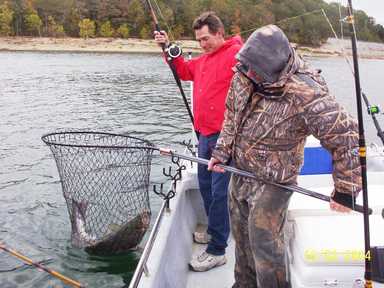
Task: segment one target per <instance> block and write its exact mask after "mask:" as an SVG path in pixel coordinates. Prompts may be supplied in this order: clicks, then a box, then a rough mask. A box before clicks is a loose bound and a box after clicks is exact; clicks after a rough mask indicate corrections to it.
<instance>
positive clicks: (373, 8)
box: [326, 0, 384, 25]
mask: <svg viewBox="0 0 384 288" xmlns="http://www.w3.org/2000/svg"><path fill="white" fill-rule="evenodd" d="M326 1H327V2H336V3H341V4H342V5H343V6H347V4H348V0H326ZM352 6H353V9H359V10H363V11H365V13H367V14H368V16H371V17H373V18H375V19H376V23H380V24H381V25H384V0H352Z"/></svg>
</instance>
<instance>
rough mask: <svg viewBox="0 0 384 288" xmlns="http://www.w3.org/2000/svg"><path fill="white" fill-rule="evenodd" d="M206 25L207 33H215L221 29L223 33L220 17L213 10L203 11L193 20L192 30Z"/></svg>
mask: <svg viewBox="0 0 384 288" xmlns="http://www.w3.org/2000/svg"><path fill="white" fill-rule="evenodd" d="M205 25H207V26H208V30H209V33H212V34H216V33H217V32H219V31H221V32H222V33H223V35H224V25H223V22H221V20H220V18H219V17H218V16H217V15H216V13H215V12H213V11H208V12H204V13H203V14H201V15H200V16H199V17H197V18H196V19H195V21H193V24H192V28H193V30H199V29H201V28H203V26H205Z"/></svg>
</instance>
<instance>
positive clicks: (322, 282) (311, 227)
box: [129, 137, 384, 288]
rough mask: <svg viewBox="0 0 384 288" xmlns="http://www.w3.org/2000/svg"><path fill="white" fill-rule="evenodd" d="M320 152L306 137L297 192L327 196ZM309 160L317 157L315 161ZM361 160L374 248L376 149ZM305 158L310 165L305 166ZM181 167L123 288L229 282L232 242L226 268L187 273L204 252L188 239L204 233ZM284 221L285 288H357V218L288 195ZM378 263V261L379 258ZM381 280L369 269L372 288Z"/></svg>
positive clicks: (189, 173) (378, 187) (383, 169)
mask: <svg viewBox="0 0 384 288" xmlns="http://www.w3.org/2000/svg"><path fill="white" fill-rule="evenodd" d="M324 153H326V150H324V149H323V148H321V147H319V142H318V141H317V140H316V139H315V138H314V137H310V138H309V139H307V144H306V147H305V157H304V166H303V168H302V170H301V171H302V173H301V175H300V176H299V179H298V185H299V186H301V187H303V188H307V189H311V190H313V191H316V192H320V193H323V194H328V195H329V194H330V192H331V191H332V189H333V181H332V175H331V174H330V170H329V167H327V165H328V166H329V165H331V163H328V164H327V163H324V161H318V160H319V159H323V158H324ZM316 154H317V155H318V156H319V157H320V158H318V159H316ZM308 155H311V156H309V157H308ZM368 155H369V156H368V183H369V186H368V191H369V199H370V203H371V205H370V207H371V208H372V209H373V213H372V215H371V216H370V221H371V228H372V229H371V231H370V235H371V243H372V246H375V247H381V249H382V248H383V246H384V237H383V236H382V235H383V234H382V231H384V219H383V217H384V214H383V213H384V212H383V211H384V210H383V208H384V197H383V196H382V191H383V190H384V181H383V180H382V179H383V177H384V149H383V147H380V148H379V149H377V150H375V149H373V150H372V149H368ZM370 156H372V157H370ZM308 158H309V159H310V160H311V161H307V160H306V159H308ZM329 159H330V158H329ZM182 165H183V166H185V168H186V169H185V170H183V171H182V178H181V181H180V182H178V183H177V185H176V190H175V191H174V192H175V197H174V198H172V199H167V200H166V201H164V203H163V205H162V207H161V209H160V211H159V214H158V216H157V218H156V221H155V223H154V226H153V229H152V231H151V234H150V236H149V239H148V241H147V243H146V245H145V248H144V250H143V253H142V257H141V258H140V261H139V264H138V266H137V268H136V271H135V273H134V276H133V278H132V281H131V283H130V285H129V288H136V287H140V288H155V287H156V288H183V287H186V288H192V287H193V288H200V287H201V288H202V287H210V288H215V287H217V288H227V287H232V284H233V283H234V275H233V271H234V262H235V260H234V246H235V243H234V242H235V241H234V240H233V238H232V237H230V239H229V245H228V248H227V252H226V255H227V258H228V262H227V264H226V265H223V266H221V267H217V268H214V269H212V270H210V271H207V272H204V273H201V272H193V271H190V270H189V269H188V262H189V261H190V259H191V257H192V254H193V253H196V252H197V251H199V250H203V249H204V248H205V246H204V245H199V244H196V243H193V240H192V233H193V232H194V231H195V230H196V229H204V226H206V223H207V219H206V215H205V211H204V208H203V203H202V199H201V196H200V192H199V188H198V182H197V165H196V164H195V163H193V162H189V161H183V162H182ZM370 167H373V168H374V169H370ZM173 188H174V185H173V184H172V185H171V189H173ZM361 198H362V196H361V194H360V196H359V198H358V199H357V203H360V204H361V203H362V199H361ZM287 221H288V222H287V225H286V229H285V236H286V239H287V241H286V243H287V246H286V253H287V256H288V257H287V265H288V267H289V277H290V283H291V286H292V288H319V287H341V288H347V287H348V288H351V287H355V288H356V287H364V286H363V285H364V261H365V257H366V255H365V253H364V233H363V232H364V228H363V217H362V215H361V214H360V213H357V212H351V213H348V214H342V213H337V212H334V211H331V210H330V209H329V204H328V203H327V202H324V201H319V200H317V199H313V198H309V197H307V196H305V195H302V194H299V193H294V195H293V196H292V198H291V201H290V205H289V211H288V219H287ZM381 251H382V250H381ZM381 253H382V252H381ZM380 257H381V258H380V261H383V260H384V258H383V254H381V256H380ZM378 265H379V264H378ZM380 265H383V262H381V264H380ZM380 269H381V270H380ZM383 273H384V267H383V266H380V267H376V268H375V269H374V280H380V281H381V283H379V282H374V283H375V284H374V287H378V288H384V279H383Z"/></svg>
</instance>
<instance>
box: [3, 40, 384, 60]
mask: <svg viewBox="0 0 384 288" xmlns="http://www.w3.org/2000/svg"><path fill="white" fill-rule="evenodd" d="M180 44H181V46H182V47H183V50H184V52H193V53H199V52H201V50H200V48H199V45H198V43H197V42H196V41H193V40H183V41H180ZM297 46H298V50H299V52H300V53H301V54H302V55H303V56H342V54H343V51H344V53H345V54H347V55H351V48H350V46H351V43H350V41H349V40H336V39H332V38H331V39H329V40H328V41H327V43H325V44H324V45H322V46H321V47H319V48H313V47H305V46H301V45H297ZM159 49H160V48H159V47H158V46H157V45H156V43H155V42H154V41H153V40H143V39H135V38H129V39H113V38H92V39H81V38H46V37H41V38H38V37H36V38H33V37H0V51H47V52H48V51H52V52H55V51H56V52H98V53H159V51H160V50H159ZM358 50H359V56H360V57H361V58H368V59H383V60H384V44H380V43H369V42H359V43H358Z"/></svg>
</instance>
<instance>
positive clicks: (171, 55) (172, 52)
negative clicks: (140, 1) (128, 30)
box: [146, 0, 199, 138]
mask: <svg viewBox="0 0 384 288" xmlns="http://www.w3.org/2000/svg"><path fill="white" fill-rule="evenodd" d="M146 3H147V5H148V8H149V11H150V13H151V17H152V20H153V23H154V25H155V31H157V32H159V33H161V29H160V25H159V21H158V20H157V17H156V14H155V11H154V10H153V7H152V4H151V1H150V0H146ZM161 49H162V50H163V54H164V55H165V57H166V58H167V63H168V65H169V68H170V69H171V71H172V74H173V77H174V78H175V81H176V84H177V86H178V87H179V90H180V93H181V96H182V98H183V101H184V105H185V108H186V109H187V112H188V115H189V118H190V120H191V122H192V126H194V119H193V114H192V111H191V108H190V107H189V104H188V100H187V97H186V96H185V93H184V89H183V86H182V85H181V80H180V77H179V75H178V74H177V71H176V68H175V65H174V64H173V59H174V58H176V57H178V56H180V55H181V49H176V48H171V47H169V48H168V50H169V52H170V53H167V51H166V49H165V43H162V44H161ZM175 50H176V51H175ZM167 54H169V57H168V56H167ZM195 133H196V136H197V138H199V137H198V133H197V131H195Z"/></svg>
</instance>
